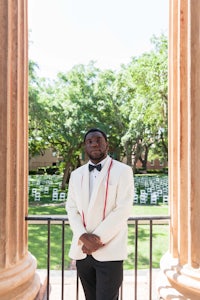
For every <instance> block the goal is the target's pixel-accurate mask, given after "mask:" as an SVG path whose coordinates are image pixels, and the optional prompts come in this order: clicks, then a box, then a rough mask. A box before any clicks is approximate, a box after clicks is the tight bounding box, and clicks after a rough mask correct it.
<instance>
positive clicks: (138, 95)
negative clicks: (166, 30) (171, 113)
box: [122, 35, 168, 170]
mask: <svg viewBox="0 0 200 300" xmlns="http://www.w3.org/2000/svg"><path fill="white" fill-rule="evenodd" d="M152 44H153V45H154V48H153V50H152V51H150V52H148V53H144V54H142V55H141V56H140V57H133V58H132V61H131V63H130V64H129V65H128V66H126V67H125V68H124V69H123V79H124V82H123V88H124V89H123V95H122V96H123V97H124V99H126V101H124V110H123V111H124V113H126V114H127V113H128V115H127V119H129V125H128V130H127V131H126V133H125V135H124V136H123V138H122V143H123V145H124V147H125V148H128V149H129V151H128V153H129V156H130V155H132V156H133V157H134V168H135V166H136V163H137V161H138V160H140V161H141V162H142V166H143V168H144V169H145V170H146V168H147V160H148V155H149V151H150V150H151V151H152V152H154V153H157V155H158V156H161V153H162V158H163V157H164V158H165V159H167V149H168V146H167V144H168V140H167V118H168V116H167V74H168V70H167V65H168V62H167V61H168V60H167V56H168V50H167V38H166V37H165V36H164V35H161V36H160V37H153V38H152ZM127 104H128V110H127V108H126V106H127ZM152 146H154V147H152Z"/></svg>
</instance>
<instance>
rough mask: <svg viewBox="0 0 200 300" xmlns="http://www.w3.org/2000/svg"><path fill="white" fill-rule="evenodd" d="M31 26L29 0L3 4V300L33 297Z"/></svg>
mask: <svg viewBox="0 0 200 300" xmlns="http://www.w3.org/2000/svg"><path fill="white" fill-rule="evenodd" d="M27 31H28V26H27V3H26V0H12V1H10V0H0V299H1V300H13V299H15V300H16V299H19V300H23V299H24V300H29V299H35V297H36V295H37V293H38V290H39V288H40V280H39V277H38V276H37V275H36V273H35V271H36V261H35V259H34V258H33V257H32V255H31V254H30V253H29V252H28V248H27V223H26V222H25V215H26V214H27V198H28V196H27V195H28V193H27V181H28V146H27V141H28V139H27V136H28V134H27V133H28V122H27V120H28V108H27V107H28V92H27V87H28V82H27V81H28V55H27V48H28V32H27Z"/></svg>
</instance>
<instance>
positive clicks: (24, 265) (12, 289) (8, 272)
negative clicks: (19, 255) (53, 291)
mask: <svg viewBox="0 0 200 300" xmlns="http://www.w3.org/2000/svg"><path fill="white" fill-rule="evenodd" d="M36 265H37V263H36V260H35V258H34V257H33V256H32V255H31V254H30V253H28V254H27V256H26V257H25V258H24V259H23V260H22V261H20V262H19V263H17V264H16V265H14V266H12V267H10V268H7V269H5V270H3V271H0V299H1V300H14V299H15V300H34V299H35V298H36V296H37V294H38V291H39V289H40V278H39V275H38V274H37V273H36Z"/></svg>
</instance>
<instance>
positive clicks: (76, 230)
mask: <svg viewBox="0 0 200 300" xmlns="http://www.w3.org/2000/svg"><path fill="white" fill-rule="evenodd" d="M73 175H74V174H73V172H72V174H71V177H70V180H69V187H68V196H67V202H66V211H67V215H68V218H69V224H70V227H71V229H72V231H73V234H74V236H75V238H76V239H77V241H78V240H79V237H80V236H81V235H82V234H83V233H85V232H86V229H85V227H84V225H83V220H82V216H81V213H80V212H79V210H78V207H77V204H76V201H75V192H74V191H75V185H74V179H73Z"/></svg>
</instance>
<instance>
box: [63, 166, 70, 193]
mask: <svg viewBox="0 0 200 300" xmlns="http://www.w3.org/2000/svg"><path fill="white" fill-rule="evenodd" d="M70 167H71V162H70V161H67V162H66V165H65V170H64V174H63V179H62V184H61V190H65V189H66V183H67V182H68V181H69V176H70Z"/></svg>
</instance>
